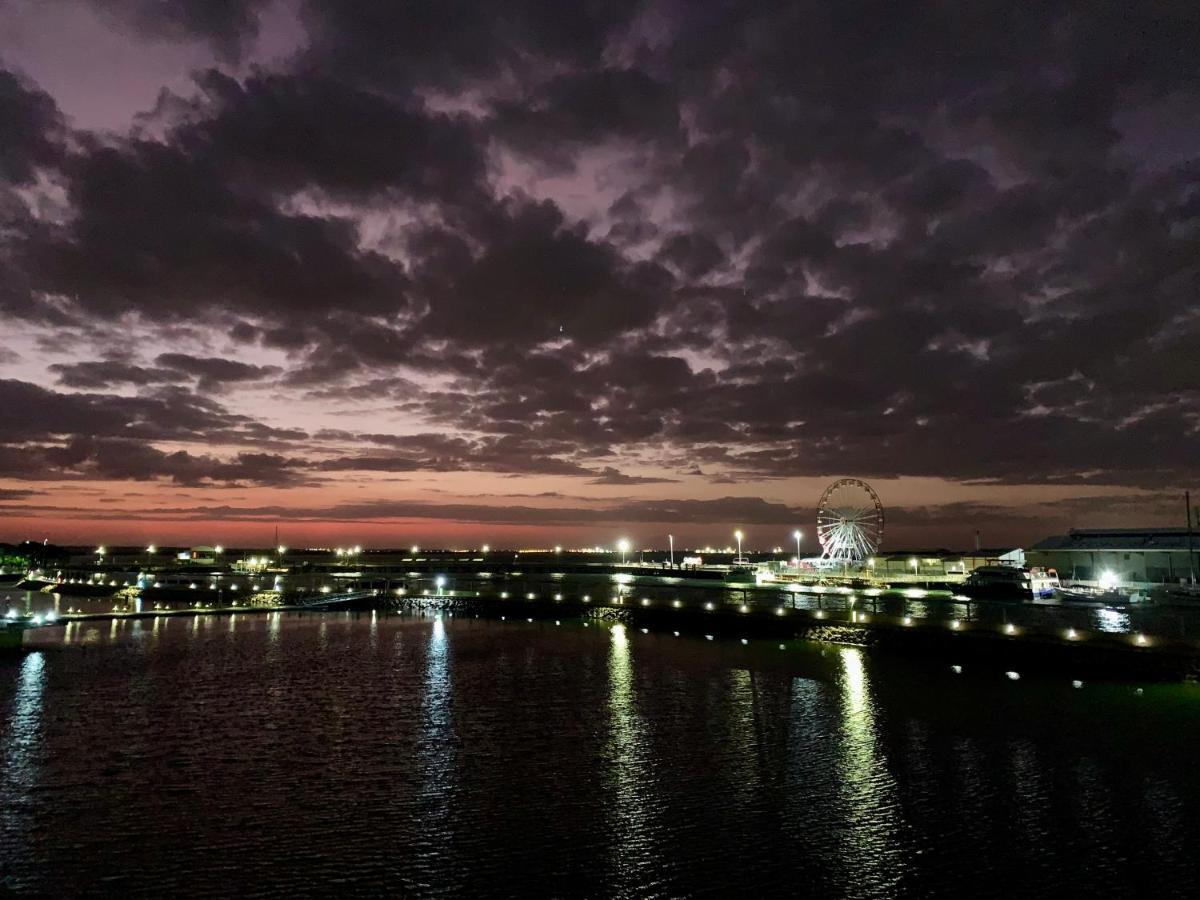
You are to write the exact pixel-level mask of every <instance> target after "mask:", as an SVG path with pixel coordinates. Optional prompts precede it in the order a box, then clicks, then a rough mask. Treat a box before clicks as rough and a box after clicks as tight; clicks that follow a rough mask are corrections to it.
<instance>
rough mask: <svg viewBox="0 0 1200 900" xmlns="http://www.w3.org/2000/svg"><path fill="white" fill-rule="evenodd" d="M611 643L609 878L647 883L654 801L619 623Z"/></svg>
mask: <svg viewBox="0 0 1200 900" xmlns="http://www.w3.org/2000/svg"><path fill="white" fill-rule="evenodd" d="M610 633H611V635H612V646H611V648H610V650H609V654H608V679H609V688H608V712H609V737H608V747H607V752H606V753H605V757H606V758H607V759H608V760H609V761H610V762H609V763H608V770H607V771H606V772H605V773H604V774H605V786H606V789H607V791H608V792H610V793H611V795H612V799H611V803H609V804H606V806H607V807H608V808H609V809H610V810H611V812H612V816H613V817H614V819H615V821H613V823H612V825H611V826H610V829H609V833H610V834H613V835H616V836H617V840H616V842H615V844H614V846H613V848H612V851H611V855H610V856H609V859H608V866H609V869H610V872H611V877H612V883H616V884H624V885H625V886H627V887H628V888H630V889H631V890H633V889H635V888H636V886H638V885H646V884H650V883H651V882H652V881H653V880H654V879H655V878H656V877H657V875H658V872H657V871H656V869H657V867H658V865H659V862H660V861H659V859H658V856H657V853H658V850H657V848H656V847H655V846H654V842H653V841H652V840H651V839H650V833H651V830H652V827H651V821H650V816H651V810H652V809H653V807H654V805H655V801H654V798H653V796H652V793H653V791H652V784H651V782H650V781H649V780H648V779H647V777H646V776H647V773H648V771H649V767H650V760H649V757H650V748H649V747H648V742H647V735H646V726H645V723H644V722H643V721H642V717H641V714H640V712H639V711H638V705H637V695H636V689H635V685H634V674H633V660H632V658H631V649H630V646H629V637H628V635H627V634H626V633H625V626H624V625H621V624H617V625H614V626H613V627H612V629H611V631H610Z"/></svg>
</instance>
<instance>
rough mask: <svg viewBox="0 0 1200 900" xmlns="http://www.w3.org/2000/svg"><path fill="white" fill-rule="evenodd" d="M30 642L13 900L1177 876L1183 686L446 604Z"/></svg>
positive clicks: (100, 631)
mask: <svg viewBox="0 0 1200 900" xmlns="http://www.w3.org/2000/svg"><path fill="white" fill-rule="evenodd" d="M26 644H27V649H26V650H25V651H24V652H21V653H10V654H6V655H0V864H2V868H0V878H2V879H4V884H5V886H6V887H7V888H8V889H10V890H12V891H14V892H15V893H16V894H17V895H21V894H24V893H28V894H31V895H46V896H67V895H77V894H86V893H93V894H98V893H104V894H117V893H120V894H130V895H137V896H156V897H158V896H182V895H231V894H237V895H240V896H305V895H313V894H318V893H321V894H328V893H330V892H333V891H336V892H338V893H340V894H343V895H348V896H354V895H380V894H388V895H405V896H495V895H501V896H591V897H607V896H617V897H677V896H692V895H707V896H744V895H758V896H784V895H787V896H794V895H797V894H805V895H816V896H835V897H836V896H845V897H870V896H879V897H884V896H897V895H908V896H912V895H919V896H945V897H949V896H955V897H963V896H1027V897H1028V896H1064V895H1100V896H1113V895H1126V896H1132V895H1146V894H1147V892H1148V893H1149V894H1152V895H1155V896H1180V897H1183V896H1189V897H1190V896H1196V895H1197V892H1198V891H1200V854H1198V853H1197V852H1196V848H1197V847H1200V766H1197V765H1196V764H1195V753H1196V741H1195V738H1196V736H1197V735H1200V686H1197V685H1194V684H1145V685H1140V684H1136V683H1129V682H1123V683H1116V682H1114V683H1101V682H1095V683H1093V682H1078V681H1074V682H1073V680H1072V679H1071V678H1070V677H1069V675H1066V676H1061V677H1060V676H1055V677H1053V678H1040V677H1034V676H1032V675H1031V674H1027V673H1020V672H1003V671H997V670H992V669H989V670H979V671H976V670H975V669H974V668H973V666H972V665H970V664H969V663H968V664H966V665H962V666H952V665H948V664H946V663H945V661H937V662H933V661H930V662H923V661H921V660H916V659H910V658H907V657H906V658H895V657H888V656H885V655H876V654H873V653H871V652H869V651H864V650H861V649H858V648H851V647H838V646H832V645H824V646H823V645H818V644H810V643H804V642H790V643H788V644H785V645H779V644H778V643H776V642H771V641H765V640H764V641H750V642H749V643H746V644H743V643H742V642H740V641H737V640H721V639H717V640H711V641H710V640H705V639H704V638H703V636H699V637H688V636H682V637H676V636H674V635H673V634H672V633H670V632H663V633H648V634H644V633H642V632H641V631H640V630H639V629H635V628H630V627H626V626H622V625H619V624H606V623H603V622H598V621H591V622H589V623H588V624H587V625H586V626H585V625H584V623H583V622H582V621H580V620H578V619H572V620H570V621H567V620H563V621H560V622H556V621H555V620H551V619H547V620H535V621H533V622H529V621H526V620H525V619H524V618H521V619H519V620H516V621H514V620H512V619H510V620H508V621H503V622H501V621H496V620H488V619H476V618H472V617H455V616H452V615H447V614H436V615H435V614H428V615H396V614H392V615H385V614H382V613H370V612H366V613H352V612H329V613H302V614H297V613H290V614H289V613H255V614H239V615H234V616H216V615H200V616H196V617H181V618H175V617H158V618H153V619H126V620H114V621H111V622H107V621H88V622H74V623H71V624H70V625H68V626H66V628H55V629H42V630H37V631H34V632H30V633H29V634H28V635H27V638H26Z"/></svg>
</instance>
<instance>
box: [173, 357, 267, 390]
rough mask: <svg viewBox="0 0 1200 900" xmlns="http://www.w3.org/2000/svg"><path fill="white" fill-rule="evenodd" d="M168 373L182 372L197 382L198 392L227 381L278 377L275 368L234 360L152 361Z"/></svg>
mask: <svg viewBox="0 0 1200 900" xmlns="http://www.w3.org/2000/svg"><path fill="white" fill-rule="evenodd" d="M154 361H155V362H156V363H158V365H160V366H163V367H164V368H165V369H167V370H169V371H175V372H181V373H183V374H185V375H189V376H192V377H194V378H196V379H198V381H197V387H198V389H199V390H200V391H201V392H209V391H219V390H221V389H222V388H223V387H224V386H225V385H226V384H229V383H230V382H243V381H260V380H262V379H264V378H270V377H271V376H274V375H278V374H279V373H280V371H281V369H280V368H279V367H278V366H253V365H250V364H249V363H243V362H238V361H237V360H233V359H221V358H219V357H213V356H206V357H201V356H190V355H188V354H186V353H160V354H159V355H158V356H157V357H156V358H155V360H154Z"/></svg>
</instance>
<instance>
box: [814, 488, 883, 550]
mask: <svg viewBox="0 0 1200 900" xmlns="http://www.w3.org/2000/svg"><path fill="white" fill-rule="evenodd" d="M817 540H819V541H820V542H821V557H822V558H823V559H828V560H831V561H835V562H839V563H862V562H863V561H864V560H866V559H868V558H870V557H872V556H874V555H875V552H876V551H877V550H878V549H879V547H880V544H882V543H883V504H882V503H880V502H879V495H878V494H876V493H875V491H874V489H873V488H872V487H871V486H870V485H869V484H867V483H866V482H865V481H860V480H859V479H857V478H842V479H839V480H838V481H835V482H834V483H833V484H831V485H830V486H829V487H827V488H826V489H825V493H824V494H822V495H821V500H820V502H819V503H818V504H817Z"/></svg>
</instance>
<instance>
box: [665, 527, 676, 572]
mask: <svg viewBox="0 0 1200 900" xmlns="http://www.w3.org/2000/svg"><path fill="white" fill-rule="evenodd" d="M667 540H668V541H669V542H670V544H671V568H672V569H673V568H675V535H673V534H668V535H667Z"/></svg>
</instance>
